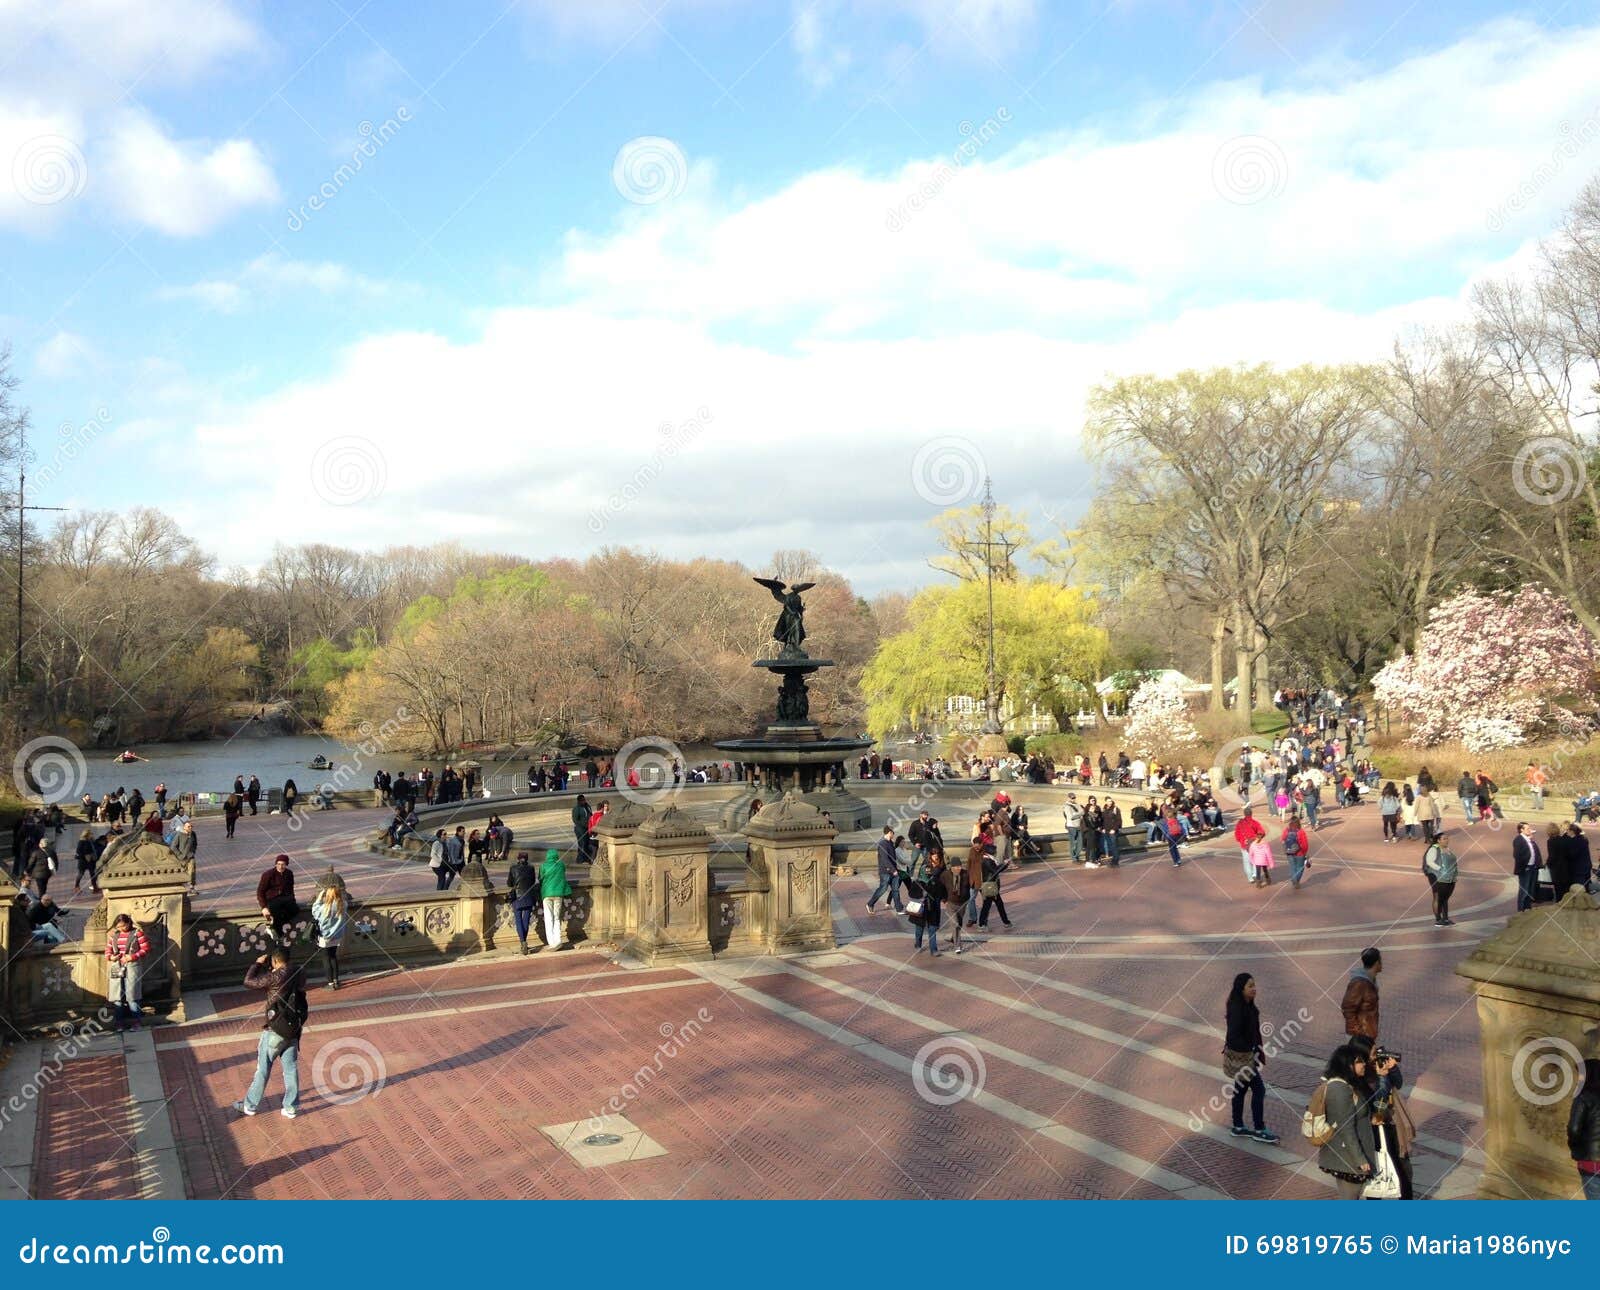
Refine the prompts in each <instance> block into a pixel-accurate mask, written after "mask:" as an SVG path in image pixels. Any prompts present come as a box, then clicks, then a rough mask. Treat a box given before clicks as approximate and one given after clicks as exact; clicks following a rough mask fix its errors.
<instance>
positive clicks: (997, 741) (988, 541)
mask: <svg viewBox="0 0 1600 1290" xmlns="http://www.w3.org/2000/svg"><path fill="white" fill-rule="evenodd" d="M982 510H983V541H981V542H977V541H973V542H967V543H964V544H963V545H965V546H969V547H981V548H983V567H984V574H985V578H986V581H987V583H988V597H989V658H988V668H987V671H986V675H985V679H984V696H983V706H984V721H983V729H982V730H981V731H980V737H979V740H978V750H979V752H981V753H982V754H983V755H984V756H986V757H989V756H993V757H998V756H1002V755H1003V754H1004V753H1005V751H1006V741H1005V727H1004V726H1002V725H1001V724H1000V700H999V698H998V696H997V693H996V687H995V680H994V565H995V557H994V551H995V548H996V547H999V548H1000V549H1001V551H1002V552H1003V555H1002V557H1001V558H1002V559H1003V560H1004V561H1005V564H1006V567H1007V568H1008V569H1009V568H1010V567H1011V553H1012V552H1013V551H1015V550H1016V549H1017V547H1018V546H1020V545H1021V543H1018V542H1011V541H1008V540H1006V539H1005V538H1001V539H1000V540H998V541H996V540H995V536H994V512H995V504H994V487H993V484H992V482H991V481H990V479H989V477H988V476H987V475H985V476H984V478H983V506H982Z"/></svg>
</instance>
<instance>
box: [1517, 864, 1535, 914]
mask: <svg viewBox="0 0 1600 1290" xmlns="http://www.w3.org/2000/svg"><path fill="white" fill-rule="evenodd" d="M1538 891H1539V866H1538V865H1534V864H1530V865H1529V866H1528V867H1527V868H1526V869H1524V870H1523V871H1522V872H1521V873H1520V874H1519V875H1518V876H1517V912H1518V913H1521V912H1522V911H1523V910H1524V909H1532V908H1533V905H1534V898H1535V897H1536V896H1537V894H1538Z"/></svg>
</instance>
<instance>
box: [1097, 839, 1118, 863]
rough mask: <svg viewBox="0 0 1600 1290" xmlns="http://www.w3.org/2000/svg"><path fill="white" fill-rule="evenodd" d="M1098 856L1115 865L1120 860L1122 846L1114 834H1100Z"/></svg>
mask: <svg viewBox="0 0 1600 1290" xmlns="http://www.w3.org/2000/svg"><path fill="white" fill-rule="evenodd" d="M1100 854H1101V855H1103V856H1105V858H1106V859H1107V860H1109V861H1111V863H1112V864H1117V863H1119V862H1120V861H1121V860H1122V845H1121V843H1120V841H1119V840H1118V838H1117V835H1116V833H1115V832H1111V833H1102V834H1101V835H1100Z"/></svg>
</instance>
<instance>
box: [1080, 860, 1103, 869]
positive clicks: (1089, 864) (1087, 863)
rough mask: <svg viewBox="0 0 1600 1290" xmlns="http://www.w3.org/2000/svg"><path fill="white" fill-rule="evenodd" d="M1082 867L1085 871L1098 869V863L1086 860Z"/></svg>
mask: <svg viewBox="0 0 1600 1290" xmlns="http://www.w3.org/2000/svg"><path fill="white" fill-rule="evenodd" d="M1083 867H1084V868H1085V869H1098V868H1099V867H1100V865H1099V863H1098V862H1097V861H1094V860H1086V861H1084V864H1083Z"/></svg>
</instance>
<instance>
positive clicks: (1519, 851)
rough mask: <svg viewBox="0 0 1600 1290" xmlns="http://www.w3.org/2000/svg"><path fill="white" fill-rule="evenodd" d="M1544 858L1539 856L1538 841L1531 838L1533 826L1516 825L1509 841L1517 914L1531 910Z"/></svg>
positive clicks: (1525, 824)
mask: <svg viewBox="0 0 1600 1290" xmlns="http://www.w3.org/2000/svg"><path fill="white" fill-rule="evenodd" d="M1542 864H1544V857H1543V856H1541V855H1540V854H1539V843H1538V840H1537V839H1536V838H1535V837H1534V836H1533V825H1531V824H1527V823H1523V824H1519V825H1517V836H1516V837H1514V838H1512V839H1511V872H1512V874H1513V875H1514V876H1515V877H1516V880H1517V912H1518V913H1519V914H1520V913H1521V912H1522V911H1523V910H1525V909H1532V908H1533V904H1534V901H1535V899H1536V898H1537V893H1538V890H1539V867H1540V866H1541V865H1542Z"/></svg>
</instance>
